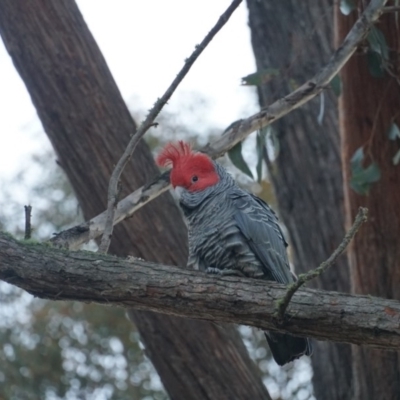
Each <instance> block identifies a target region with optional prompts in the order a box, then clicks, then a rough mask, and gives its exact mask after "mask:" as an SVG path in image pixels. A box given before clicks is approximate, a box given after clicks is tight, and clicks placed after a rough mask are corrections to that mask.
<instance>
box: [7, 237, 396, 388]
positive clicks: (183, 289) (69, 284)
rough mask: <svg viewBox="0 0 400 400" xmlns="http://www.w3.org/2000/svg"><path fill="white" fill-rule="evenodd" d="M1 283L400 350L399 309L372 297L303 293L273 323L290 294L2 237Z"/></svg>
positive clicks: (277, 287)
mask: <svg viewBox="0 0 400 400" xmlns="http://www.w3.org/2000/svg"><path fill="white" fill-rule="evenodd" d="M0 279H3V280H5V281H7V282H9V283H12V284H14V285H17V286H19V287H21V288H22V289H24V290H26V291H28V292H29V293H31V294H33V295H35V296H38V297H41V298H46V299H51V300H77V301H84V302H96V303H100V304H106V305H118V306H123V307H133V308H135V309H138V310H145V311H149V310H150V311H156V312H160V313H163V314H168V315H175V316H180V317H186V318H196V319H205V320H210V321H214V322H221V321H222V322H228V323H236V324H242V325H250V326H255V327H258V328H261V329H263V330H272V331H278V332H284V333H294V334H299V335H303V336H312V337H316V338H319V339H322V340H333V341H341V342H349V343H356V344H367V345H369V346H373V347H381V348H392V349H393V348H396V349H399V348H400V327H399V322H400V302H399V301H394V300H387V299H381V298H373V297H371V296H352V295H346V294H343V293H338V292H326V291H317V290H314V289H305V290H300V291H298V292H296V294H295V296H294V297H293V298H292V300H291V302H290V304H289V308H288V310H287V312H286V314H285V317H286V318H285V323H284V324H281V323H279V322H278V319H277V318H276V312H277V304H278V302H279V300H280V299H282V298H283V297H284V295H285V293H286V290H287V289H286V287H285V286H284V285H281V284H277V283H275V282H268V281H260V280H257V279H248V278H232V277H216V276H214V275H207V274H204V273H202V272H199V271H191V270H187V269H180V268H177V267H171V266H166V265H161V264H154V263H149V262H146V261H142V260H139V259H134V260H129V261H127V260H122V259H118V258H116V257H110V256H107V255H102V254H97V253H90V252H65V251H63V250H58V249H54V248H52V247H49V246H46V245H38V244H24V243H20V242H17V241H15V240H14V239H12V238H10V237H8V236H7V235H4V234H1V233H0ZM178 331H179V330H178ZM200 332H201V333H200ZM200 332H198V333H196V335H197V336H198V339H199V340H200V341H201V342H202V339H201V337H202V334H203V333H204V331H203V330H201V331H200ZM216 332H218V330H216ZM184 333H185V334H186V333H189V332H186V331H180V332H179V333H178V332H177V333H176V334H177V335H178V336H180V337H181V340H183V341H192V337H191V336H190V337H188V336H185V335H184ZM161 336H162V333H161ZM197 336H196V337H197ZM185 337H186V339H183V338H185ZM200 347H201V345H200ZM195 364H196V363H195ZM243 383H245V382H243Z"/></svg>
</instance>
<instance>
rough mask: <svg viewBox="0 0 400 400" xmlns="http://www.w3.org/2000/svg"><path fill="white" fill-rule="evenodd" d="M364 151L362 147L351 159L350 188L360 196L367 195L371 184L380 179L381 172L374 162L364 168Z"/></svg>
mask: <svg viewBox="0 0 400 400" xmlns="http://www.w3.org/2000/svg"><path fill="white" fill-rule="evenodd" d="M364 159H365V157H364V150H363V148H362V147H360V148H359V149H357V150H356V152H355V153H354V155H353V157H352V158H351V180H350V186H351V188H352V189H353V190H354V191H355V192H357V193H358V194H361V195H366V194H368V192H369V190H370V189H371V186H372V184H373V183H375V182H378V181H379V179H380V178H381V171H380V169H379V167H378V165H377V164H376V163H375V162H372V163H371V164H369V165H368V167H366V168H364V166H363V162H364Z"/></svg>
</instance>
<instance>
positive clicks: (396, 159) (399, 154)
mask: <svg viewBox="0 0 400 400" xmlns="http://www.w3.org/2000/svg"><path fill="white" fill-rule="evenodd" d="M392 161H393V165H397V164H398V163H399V162H400V150H398V151H397V153H396V154H395V155H394V157H393V159H392Z"/></svg>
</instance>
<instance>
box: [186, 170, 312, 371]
mask: <svg viewBox="0 0 400 400" xmlns="http://www.w3.org/2000/svg"><path fill="white" fill-rule="evenodd" d="M215 168H216V170H217V173H218V175H219V177H220V181H219V182H218V183H217V184H216V185H214V186H211V187H208V188H207V189H205V190H203V191H201V192H189V191H185V190H184V191H183V192H182V195H181V199H180V205H181V207H182V210H183V212H184V214H185V217H186V219H187V222H188V229H189V261H188V266H189V267H192V268H196V269H200V270H205V271H208V272H210V273H221V274H223V275H225V274H236V275H239V276H247V277H251V278H257V279H267V280H273V281H277V282H280V283H285V284H287V283H291V282H293V281H294V276H293V274H292V273H291V271H290V266H289V261H288V257H287V252H286V247H287V243H286V241H285V238H284V236H283V233H282V230H281V228H280V226H279V223H278V219H277V217H276V215H275V213H274V212H273V210H272V209H271V208H270V207H269V206H268V205H267V204H266V203H265V202H264V201H262V200H261V199H259V198H258V197H256V196H254V195H252V194H250V193H248V192H246V191H244V190H242V189H240V188H239V187H238V186H237V185H236V183H235V182H234V180H233V179H232V177H231V176H230V175H229V174H228V173H227V172H226V170H225V169H224V168H223V167H221V166H220V165H219V164H217V163H215ZM267 339H268V343H269V345H270V347H271V350H272V354H273V356H274V358H275V360H276V361H277V363H278V364H279V365H282V364H285V363H287V362H290V361H292V360H294V359H296V358H298V357H300V356H301V355H303V354H307V355H310V354H311V344H310V342H309V340H308V339H302V338H296V337H293V336H291V335H286V334H275V333H267Z"/></svg>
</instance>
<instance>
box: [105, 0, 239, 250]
mask: <svg viewBox="0 0 400 400" xmlns="http://www.w3.org/2000/svg"><path fill="white" fill-rule="evenodd" d="M241 2H242V0H233V1H232V3H231V4H230V6H229V7H228V8H227V9H226V11H225V12H224V13H223V14H222V15H221V16H220V17H219V18H218V21H217V23H216V24H215V25H214V27H213V28H212V29H211V30H210V32H208V34H207V35H206V37H205V38H204V39H203V40H202V42H201V43H200V44H199V45H197V46H196V48H195V50H194V51H193V53H192V54H191V55H190V57H189V58H187V59H186V60H185V64H184V65H183V67H182V69H181V70H180V71H179V73H178V75H177V76H176V78H175V79H174V80H173V81H172V83H171V85H170V86H169V87H168V89H167V90H166V91H165V93H164V94H163V95H162V96H161V97H160V98H159V99H158V100H157V101H156V102H155V104H154V106H153V107H152V108H151V110H150V111H149V113H148V115H147V117H146V119H145V120H144V121H143V122H142V124H141V125H140V126H139V128H138V130H137V131H136V133H135V134H134V135H133V136H132V138H131V139H130V141H129V143H128V145H127V146H126V149H125V151H124V153H123V154H122V156H121V158H120V159H119V161H118V163H117V165H116V166H115V168H114V170H113V172H112V174H111V178H110V183H109V187H108V195H107V217H106V224H105V228H104V234H103V237H102V238H101V243H100V247H99V251H100V252H101V253H107V251H108V248H109V246H110V242H111V235H112V231H113V226H114V222H113V221H114V215H115V209H116V207H117V203H118V196H117V192H118V182H119V179H120V177H121V174H122V171H123V170H124V168H125V166H126V164H127V162H128V161H129V160H130V158H131V157H132V154H133V152H134V151H135V149H136V146H137V145H138V143H139V141H140V139H141V138H142V137H143V136H144V135H145V133H146V132H147V131H148V130H149V128H150V127H151V126H153V125H154V120H155V119H156V117H157V115H158V114H159V113H160V112H161V110H162V109H163V107H164V106H165V104H167V101H168V100H169V99H170V98H171V96H172V95H173V93H174V92H175V90H176V88H177V87H178V86H179V84H180V83H181V82H182V80H183V78H184V77H185V76H186V75H187V73H188V72H189V70H190V68H191V67H192V66H193V64H194V63H195V62H196V60H197V58H198V57H199V56H200V54H201V53H202V52H203V50H204V49H205V48H206V47H207V46H208V44H209V43H210V42H211V41H212V39H213V38H214V37H215V35H216V34H217V33H218V32H219V31H220V30H221V28H222V27H223V26H224V25H225V24H226V23H227V22H228V20H229V18H230V17H231V16H232V14H233V12H234V11H235V10H236V9H237V8H238V6H239V4H240V3H241Z"/></svg>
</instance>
